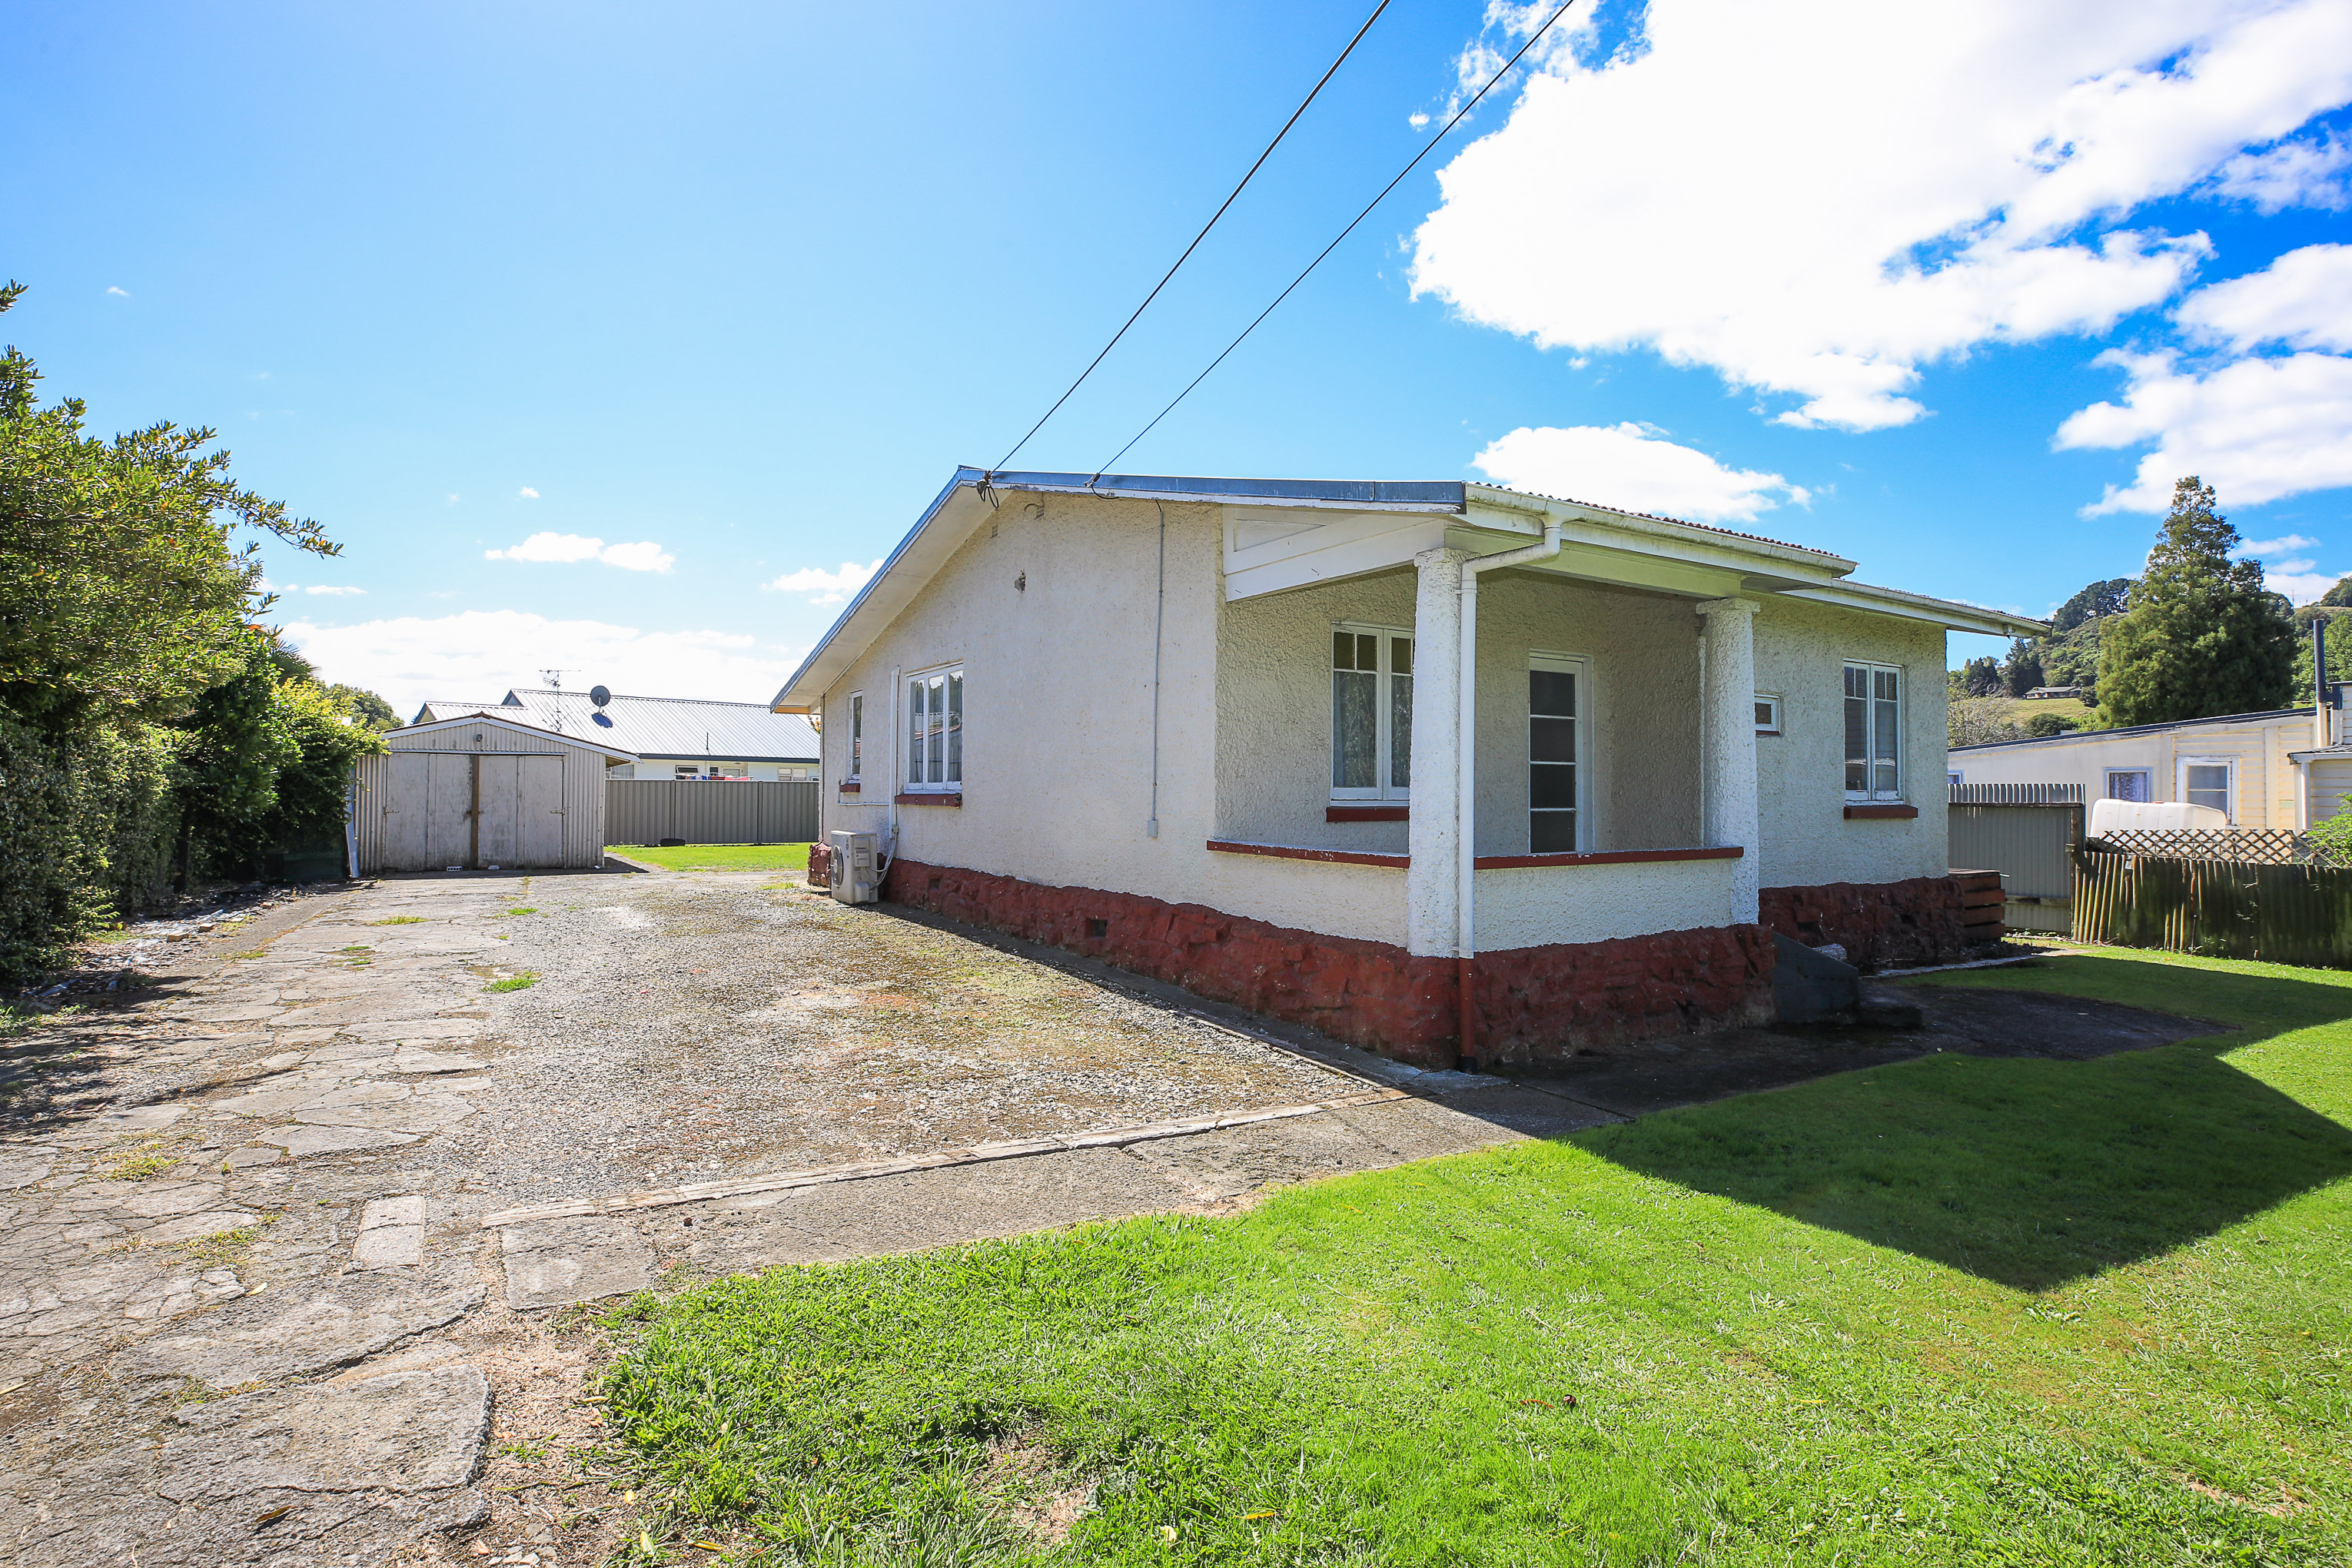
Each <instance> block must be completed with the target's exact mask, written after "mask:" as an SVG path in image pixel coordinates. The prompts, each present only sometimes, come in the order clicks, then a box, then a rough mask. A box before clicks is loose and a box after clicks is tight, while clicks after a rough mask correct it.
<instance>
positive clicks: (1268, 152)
mask: <svg viewBox="0 0 2352 1568" xmlns="http://www.w3.org/2000/svg"><path fill="white" fill-rule="evenodd" d="M1388 8H1389V0H1380V4H1378V5H1374V6H1373V7H1372V14H1371V15H1370V16H1367V17H1365V18H1364V25H1363V26H1360V27H1359V28H1357V29H1356V36H1355V37H1352V38H1349V40H1348V47H1346V48H1344V49H1341V50H1340V51H1339V58H1338V59H1336V60H1333V61H1332V62H1331V68H1330V69H1329V70H1327V71H1325V72H1324V73H1323V75H1322V78H1321V79H1320V80H1318V81H1317V82H1316V84H1315V86H1314V88H1313V89H1312V90H1311V91H1309V92H1308V93H1307V96H1306V97H1305V98H1303V99H1301V100H1299V102H1298V107H1297V108H1296V109H1294V110H1291V111H1290V118H1289V119H1287V120H1286V121H1283V122H1282V129H1281V130H1279V131H1277V132H1275V133H1274V140H1273V141H1271V142H1267V143H1266V144H1265V152H1263V153H1259V154H1258V155H1257V162H1256V163H1252V164H1251V165H1250V166H1249V173H1248V174H1244V175H1243V176H1242V178H1241V184H1238V185H1235V186H1234V189H1233V195H1228V196H1227V197H1226V198H1225V199H1224V201H1223V204H1222V205H1219V206H1218V208H1217V210H1216V211H1215V212H1213V213H1212V214H1210V215H1209V221H1208V222H1206V223H1204V224H1202V226H1201V232H1200V233H1198V234H1196V235H1194V236H1193V237H1192V244H1190V245H1188V246H1186V247H1184V254H1183V255H1182V256H1180V257H1178V258H1176V265H1175V267H1171V268H1169V269H1168V271H1167V273H1166V275H1165V276H1163V277H1162V278H1161V279H1160V281H1159V282H1157V283H1155V284H1153V285H1152V286H1151V292H1150V293H1149V294H1146V295H1145V296H1144V297H1143V303H1142V304H1140V305H1138V306H1137V307H1136V308H1135V314H1134V315H1132V316H1129V318H1128V319H1127V320H1126V321H1125V322H1124V323H1122V324H1121V325H1120V327H1119V329H1118V331H1115V332H1113V333H1112V334H1111V335H1110V342H1107V343H1105V344H1103V346H1102V353H1098V354H1097V355H1095V357H1094V358H1093V359H1091V360H1089V361H1087V368H1086V369H1084V370H1082V371H1080V372H1078V379H1077V380H1076V381H1074V382H1072V383H1070V384H1069V388H1068V390H1067V391H1066V392H1064V393H1063V394H1062V395H1061V396H1059V397H1057V398H1055V399H1054V406H1053V407H1051V408H1048V409H1047V410H1045V414H1044V415H1043V416H1040V417H1039V418H1038V420H1037V423H1036V424H1034V425H1032V426H1029V435H1028V436H1024V437H1021V439H1019V440H1018V441H1015V442H1013V450H1012V451H1010V452H1007V453H1005V454H1004V456H1003V457H1002V458H997V459H996V468H991V469H990V470H989V472H991V473H994V472H996V471H997V469H1000V468H1003V467H1004V465H1005V464H1007V463H1009V462H1011V461H1012V460H1013V455H1014V454H1015V453H1017V452H1019V451H1020V450H1021V448H1022V447H1026V446H1027V445H1028V444H1029V437H1030V436H1034V435H1036V434H1037V432H1038V431H1040V430H1043V429H1044V428H1045V421H1046V420H1048V419H1051V418H1052V417H1053V416H1055V414H1057V413H1059V412H1060V411H1061V407H1062V405H1063V404H1065V403H1067V402H1068V401H1069V400H1070V394H1071V393H1074V392H1076V391H1077V390H1078V388H1079V387H1080V386H1082V385H1084V384H1086V379H1087V377H1088V376H1090V375H1092V374H1094V373H1095V366H1097V365H1098V364H1100V363H1102V362H1103V355H1104V354H1108V353H1110V351H1111V350H1113V349H1115V348H1117V347H1118V340H1119V339H1121V338H1123V337H1125V336H1127V329H1128V328H1129V327H1131V326H1133V325H1135V323H1136V321H1137V319H1138V318H1139V317H1140V316H1141V315H1142V314H1143V312H1144V311H1145V310H1149V309H1150V306H1151V301H1153V300H1157V299H1158V298H1160V290H1161V289H1165V288H1167V287H1168V279H1171V278H1173V277H1175V276H1176V268H1178V267H1181V266H1183V265H1184V263H1185V262H1186V260H1188V259H1189V258H1191V257H1192V252H1194V251H1195V250H1198V249H1199V248H1200V247H1201V242H1202V240H1204V239H1206V238H1208V237H1209V231H1210V230H1211V229H1213V228H1214V227H1216V226H1217V220H1218V219H1219V218H1221V217H1223V216H1225V208H1226V207H1229V206H1232V205H1234V200H1235V198H1237V197H1239V196H1240V195H1241V194H1242V187H1243V186H1244V185H1247V184H1249V183H1250V181H1251V180H1252V179H1254V178H1255V177H1256V174H1257V172H1258V171H1259V170H1260V169H1262V168H1264V167H1265V161H1266V160H1267V159H1268V158H1271V157H1273V156H1274V150H1275V149H1276V147H1279V146H1281V145H1282V139H1283V138H1284V137H1286V136H1287V135H1289V134H1290V128H1291V127H1292V126H1294V125H1296V124H1297V123H1298V117H1299V116H1300V115H1302V114H1304V113H1306V112H1307V105H1308V104H1310V103H1313V102H1314V101H1315V97H1316V94H1317V93H1319V92H1321V91H1322V90H1323V88H1324V85H1325V83H1327V82H1328V81H1329V80H1330V79H1331V78H1332V77H1333V76H1334V75H1336V74H1337V73H1338V71H1339V68H1340V67H1341V66H1343V65H1345V64H1346V63H1347V61H1348V57H1349V55H1351V54H1354V53H1355V52H1356V46H1357V45H1358V44H1360V43H1362V42H1363V41H1364V35H1365V34H1366V33H1369V32H1370V31H1371V30H1372V24H1373V23H1375V22H1377V21H1379V20H1380V19H1381V12H1383V11H1385V10H1387V9H1388Z"/></svg>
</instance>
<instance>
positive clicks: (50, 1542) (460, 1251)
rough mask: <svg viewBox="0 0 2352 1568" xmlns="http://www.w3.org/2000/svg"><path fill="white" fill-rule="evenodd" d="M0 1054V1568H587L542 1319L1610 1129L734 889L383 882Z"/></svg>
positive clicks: (555, 1332) (588, 1425) (563, 1346)
mask: <svg viewBox="0 0 2352 1568" xmlns="http://www.w3.org/2000/svg"><path fill="white" fill-rule="evenodd" d="M118 951H119V952H121V954H122V955H123V956H124V957H125V958H126V959H127V961H128V962H129V963H131V964H133V965H135V966H136V967H138V968H139V969H140V970H142V972H143V973H145V974H147V975H148V976H150V977H152V978H153V979H155V980H156V981H157V982H158V983H157V984H154V985H153V986H152V987H149V988H144V989H121V990H118V991H116V992H114V993H110V994H100V996H99V997H98V998H95V999H94V1000H95V1001H97V1002H99V1003H100V1004H101V1005H93V1006H92V1007H90V1008H89V1010H86V1011H83V1012H80V1013H78V1014H69V1015H60V1016H58V1017H55V1018H52V1019H50V1020H48V1021H47V1022H46V1023H44V1024H42V1025H41V1026H38V1027H37V1028H36V1029H34V1030H33V1031H31V1032H30V1033H28V1034H26V1035H24V1036H23V1037H19V1038H16V1039H15V1040H12V1041H9V1042H7V1043H6V1044H5V1047H0V1095H5V1099H0V1115H5V1122H0V1558H5V1560H6V1561H10V1562H14V1563H24V1564H27V1565H33V1564H59V1565H65V1564H72V1565H76V1568H79V1565H84V1564H100V1563H123V1564H131V1563H137V1564H142V1565H144V1568H160V1565H165V1564H179V1563H186V1564H192V1565H193V1564H213V1563H263V1562H267V1563H289V1564H300V1563H368V1562H377V1561H386V1560H403V1561H418V1562H425V1561H440V1560H445V1559H446V1560H451V1561H455V1560H458V1559H460V1558H462V1560H464V1561H466V1562H468V1563H550V1564H551V1563H594V1562H599V1561H601V1560H602V1558H603V1555H604V1552H606V1551H608V1550H609V1549H610V1547H611V1546H612V1545H613V1544H614V1542H617V1541H618V1540H619V1539H621V1537H622V1533H623V1532H624V1531H625V1530H629V1529H633V1527H631V1526H629V1525H628V1523H627V1520H628V1514H629V1510H628V1508H627V1506H626V1505H625V1503H624V1502H623V1501H622V1500H620V1498H619V1497H618V1496H616V1495H614V1494H611V1493H608V1492H607V1491H606V1490H605V1489H604V1488H603V1487H602V1486H601V1485H600V1484H597V1482H596V1481H595V1479H594V1478H596V1477H598V1476H600V1475H601V1474H603V1473H604V1470H603V1469H602V1468H600V1466H601V1464H602V1463H603V1461H601V1460H600V1458H599V1457H598V1456H599V1453H600V1450H601V1447H602V1438H601V1434H600V1432H599V1430H598V1426H599V1417H598V1415H597V1414H596V1412H595V1410H594V1408H593V1405H591V1404H589V1403H587V1402H586V1401H585V1399H584V1398H583V1377H584V1376H585V1375H586V1374H587V1373H588V1372H589V1370H590V1365H589V1363H590V1358H591V1356H592V1355H593V1347H594V1344H595V1336H594V1335H593V1332H591V1331H587V1330H585V1329H584V1328H582V1327H580V1326H579V1325H578V1321H577V1319H576V1317H575V1316H573V1315H568V1314H565V1313H562V1312H550V1311H548V1310H547V1309H551V1308H562V1307H565V1306H567V1305H570V1304H572V1303H575V1302H580V1301H584V1300H593V1299H595V1298H599V1297H604V1296H609V1295H614V1294H619V1293H625V1292H628V1291H634V1290H637V1289H645V1288H647V1287H649V1286H654V1285H656V1284H664V1285H667V1284H676V1283H683V1282H686V1281H688V1280H690V1279H694V1278H698V1277H703V1276H709V1275H716V1274H723V1273H729V1272H735V1271H739V1270H743V1269H749V1268H761V1267H766V1266H768V1265H771V1264H774V1263H783V1262H795V1261H806V1260H814V1259H820V1258H839V1257H845V1256H854V1255H857V1254H863V1253H871V1252H877V1251H886V1250H895V1249H900V1248H907V1247H919V1246H926V1245H931V1244H935V1243H940V1242H946V1241H955V1240H962V1239H970V1238H973V1237H984V1236H992V1235H1003V1234H1013V1233H1017V1232H1021V1231H1026V1230H1033V1229H1037V1228H1040V1227H1043V1226H1055V1225H1063V1224H1068V1223H1073V1222H1076V1221H1079V1220H1084V1219H1090V1218H1100V1217H1108V1216H1112V1215H1124V1214H1131V1213H1137V1212H1143V1211H1148V1210H1161V1209H1171V1208H1186V1207H1191V1208H1217V1207H1222V1206H1230V1205H1235V1204H1238V1203H1243V1202H1246V1201H1248V1195H1249V1194H1251V1193H1252V1192H1253V1191H1254V1190H1255V1189H1256V1188H1258V1187H1261V1186H1263V1185H1265V1184H1268V1183H1271V1182H1279V1181H1291V1180H1298V1179H1303V1178H1306V1177H1310V1176H1315V1175H1322V1174H1330V1173H1337V1172H1340V1171H1346V1170H1355V1169H1366V1168H1373V1167H1378V1166H1383V1165H1389V1164H1393V1163H1398V1162H1400V1161H1402V1160H1407V1159H1413V1158H1419V1157H1422V1156H1423V1155H1427V1154H1433V1153H1441V1152H1449V1151H1454V1150H1459V1149H1465V1148H1471V1147H1475V1146H1478V1145H1481V1144H1484V1143H1489V1142H1496V1141H1499V1140H1504V1139H1509V1138H1514V1137H1518V1136H1522V1135H1525V1134H1527V1133H1530V1132H1532V1133H1538V1134H1542V1133H1550V1132H1557V1131H1567V1130H1569V1129H1571V1128H1573V1127H1577V1126H1582V1125H1589V1124H1591V1123H1592V1122H1595V1121H1603V1120H1607V1119H1609V1118H1608V1113H1606V1112H1603V1111H1601V1110H1594V1109H1592V1108H1591V1107H1590V1106H1585V1105H1580V1104H1577V1103H1575V1102H1573V1101H1571V1100H1564V1099H1561V1098H1559V1097H1558V1096H1555V1095H1549V1094H1546V1093H1543V1092H1540V1091H1538V1090H1535V1089H1527V1088H1523V1087H1515V1086H1509V1085H1504V1084H1500V1083H1497V1082H1496V1080H1492V1079H1462V1078H1459V1077H1457V1076H1456V1075H1451V1074H1416V1073H1413V1072H1412V1071H1411V1069H1403V1068H1390V1067H1387V1066H1386V1065H1385V1064H1379V1063H1375V1062H1373V1061H1372V1060H1371V1059H1370V1058H1365V1057H1362V1056H1361V1055H1360V1054H1359V1053H1354V1052H1349V1051H1345V1050H1343V1049H1340V1048H1338V1047H1331V1046H1329V1045H1328V1042H1318V1041H1317V1040H1316V1039H1315V1038H1314V1037H1308V1036H1304V1035H1298V1036H1297V1037H1294V1038H1292V1039H1289V1040H1276V1039H1273V1038H1272V1037H1263V1036H1257V1035H1255V1033H1254V1031H1255V1027H1256V1026H1255V1025H1253V1024H1251V1023H1250V1022H1249V1021H1248V1020H1246V1019H1244V1018H1242V1017H1240V1016H1238V1015H1220V1014H1218V1013H1217V1012H1216V1010H1214V1009H1209V1008H1203V1007H1202V1006H1201V1005H1199V1004H1196V1003H1192V1002H1191V1001H1189V1000H1188V999H1186V998H1183V997H1182V996H1181V994H1175V993H1171V992H1167V991H1165V990H1162V989H1160V988H1156V987H1152V986H1150V985H1149V984H1145V983H1142V982H1136V981H1133V980H1131V979H1128V978H1124V977H1116V976H1112V975H1111V974H1109V973H1108V972H1105V971H1099V970H1090V969H1089V968H1088V967H1087V966H1086V965H1084V964H1083V963H1075V962H1064V961H1061V960H1058V959H1055V960H1054V961H1053V962H1041V961H1040V956H1041V955H1032V954H1028V953H1025V952H1022V951H1016V950H1014V949H1013V947H1011V946H1010V945H992V944H989V943H986V942H982V941H977V940H973V939H971V937H969V936H966V935H960V934H956V933H954V932H951V931H946V930H942V929H939V928H936V927H933V926H929V925H925V924H920V923H916V922H914V921H908V920H906V919H903V918H900V917H898V916H896V915H893V914H891V913H887V912H884V911H877V910H845V909H841V908H839V907H837V906H835V905H833V904H832V903H830V902H829V901H826V900H823V899H820V898H817V897H815V896H814V895H811V894H809V893H807V892H805V891H804V890H802V889H798V888H796V887H794V886H793V885H790V884H787V883H780V882H775V881H772V880H770V879H764V878H761V877H758V876H726V875H696V876H680V875H665V874H656V875H625V874H596V875H572V876H541V877H535V878H523V877H517V878H497V877H481V878H476V877H465V878H449V879H409V880H396V881H385V882H383V883H380V884H376V885H373V886H368V887H364V888H361V889H353V890H349V891H342V892H337V893H332V894H328V895H323V896H319V897H313V898H305V899H300V900H290V901H285V902H281V903H278V904H277V905H275V906H273V907H271V908H269V909H268V910H265V911H263V912H261V913H259V914H257V915H256V916H255V917H254V918H252V919H251V920H249V921H245V922H243V923H238V924H231V925H225V926H222V927H220V928H218V929H215V930H214V931H210V932H208V933H205V934H203V935H199V936H194V937H192V938H189V939H188V940H185V941H182V942H174V943H171V944H168V945H163V944H148V945H145V946H142V945H140V944H131V946H129V947H126V948H124V949H121V950H118Z"/></svg>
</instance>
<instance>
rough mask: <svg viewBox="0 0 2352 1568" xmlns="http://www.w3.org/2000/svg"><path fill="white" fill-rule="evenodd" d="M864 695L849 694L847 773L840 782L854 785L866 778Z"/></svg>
mask: <svg viewBox="0 0 2352 1568" xmlns="http://www.w3.org/2000/svg"><path fill="white" fill-rule="evenodd" d="M865 768H866V693H864V692H863V691H853V692H851V693H850V694H849V773H848V774H847V776H846V777H845V778H844V779H843V780H842V782H843V783H844V784H856V782H857V781H858V780H860V779H862V778H864V777H865V776H866V773H865Z"/></svg>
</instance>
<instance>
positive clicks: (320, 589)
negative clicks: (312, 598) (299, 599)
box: [302, 583, 367, 597]
mask: <svg viewBox="0 0 2352 1568" xmlns="http://www.w3.org/2000/svg"><path fill="white" fill-rule="evenodd" d="M302 592H304V593H306V594H332V595H336V596H338V597H342V596H347V595H355V594H364V593H366V592H367V590H366V589H365V588H339V587H336V586H333V585H332V584H326V583H313V584H310V586H309V587H307V588H305V589H303V590H302Z"/></svg>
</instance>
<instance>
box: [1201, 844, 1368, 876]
mask: <svg viewBox="0 0 2352 1568" xmlns="http://www.w3.org/2000/svg"><path fill="white" fill-rule="evenodd" d="M1209 847H1210V848H1211V849H1213V850H1214V851H1215V852H1216V853H1218V854H1220V855H1271V856H1273V857H1274V858H1276V859H1277V860H1321V861H1325V862H1328V863H1329V864H1331V865H1337V866H1384V867H1387V868H1390V869H1391V870H1397V871H1402V870H1403V869H1404V868H1405V867H1407V866H1409V865H1411V864H1412V860H1411V858H1409V857H1407V856H1403V855H1372V854H1366V853H1363V852H1360V851H1358V850H1354V849H1308V848H1305V847H1301V846H1299V845H1296V844H1247V843H1244V842H1243V841H1242V840H1240V839H1238V838H1212V839H1210V840H1209Z"/></svg>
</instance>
